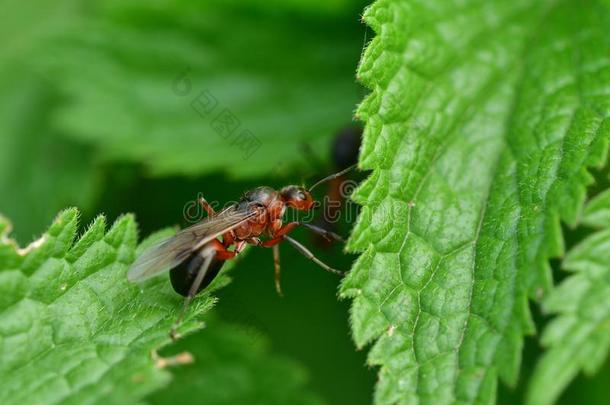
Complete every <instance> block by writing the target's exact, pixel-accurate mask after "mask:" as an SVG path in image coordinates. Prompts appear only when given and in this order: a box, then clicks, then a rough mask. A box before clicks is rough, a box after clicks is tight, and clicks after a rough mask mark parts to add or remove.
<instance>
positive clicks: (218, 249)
mask: <svg viewBox="0 0 610 405" xmlns="http://www.w3.org/2000/svg"><path fill="white" fill-rule="evenodd" d="M211 243H212V246H210V247H208V248H206V249H205V251H203V252H202V253H201V255H202V256H204V261H203V264H202V265H201V268H200V269H199V272H198V273H197V277H195V280H194V281H193V284H192V285H191V288H190V290H189V293H188V295H187V296H186V298H184V304H183V306H182V310H181V311H180V314H179V315H178V318H176V321H175V322H174V324H173V326H172V329H171V330H170V332H169V336H170V337H171V338H172V340H173V341H176V339H177V334H176V330H177V329H178V327H179V326H180V324H181V323H182V320H183V319H184V315H185V314H186V310H187V309H188V307H189V305H190V304H191V301H192V300H193V298H194V297H195V295H196V294H197V291H198V290H199V286H200V285H201V283H202V282H203V279H204V278H205V275H206V273H207V272H208V269H209V268H210V264H211V263H212V260H213V259H214V258H216V259H218V260H230V259H233V258H234V257H235V255H236V253H235V252H231V251H229V250H227V249H226V248H225V247H224V246H223V245H222V243H220V241H218V240H216V241H215V242H214V241H213V242H211Z"/></svg>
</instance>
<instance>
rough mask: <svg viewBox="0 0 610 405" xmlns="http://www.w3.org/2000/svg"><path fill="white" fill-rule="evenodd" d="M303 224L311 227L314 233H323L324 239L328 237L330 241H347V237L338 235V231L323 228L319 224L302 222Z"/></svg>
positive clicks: (308, 227)
mask: <svg viewBox="0 0 610 405" xmlns="http://www.w3.org/2000/svg"><path fill="white" fill-rule="evenodd" d="M301 225H303V226H304V227H305V228H307V229H309V230H310V231H312V232H313V233H316V234H318V235H321V236H322V237H323V238H324V239H326V240H327V241H329V242H332V240H336V241H338V242H345V239H343V237H342V236H341V235H337V234H336V233H334V232H332V231H329V230H327V229H324V228H321V227H319V226H315V225H311V224H304V223H301Z"/></svg>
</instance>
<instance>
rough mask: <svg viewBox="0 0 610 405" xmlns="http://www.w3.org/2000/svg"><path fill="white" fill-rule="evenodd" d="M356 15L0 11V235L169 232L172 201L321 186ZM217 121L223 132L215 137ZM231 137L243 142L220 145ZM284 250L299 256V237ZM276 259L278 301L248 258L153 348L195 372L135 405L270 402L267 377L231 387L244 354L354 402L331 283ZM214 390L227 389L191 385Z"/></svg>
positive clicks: (347, 95) (64, 5)
mask: <svg viewBox="0 0 610 405" xmlns="http://www.w3.org/2000/svg"><path fill="white" fill-rule="evenodd" d="M365 5H366V3H365V2H363V1H349V0H334V1H304V0H292V1H257V0H248V1H240V2H238V1H208V2H205V3H204V4H197V3H195V2H187V1H174V2H169V1H146V2H144V1H131V2H128V4H127V2H120V1H94V2H75V1H59V2H55V3H51V2H42V1H32V2H27V4H26V3H25V2H19V1H3V2H2V6H1V7H2V15H3V18H2V24H0V36H1V37H2V38H3V40H2V42H3V45H2V48H1V49H0V196H1V197H0V212H1V213H2V214H4V215H6V216H7V217H8V218H10V219H11V220H12V222H13V225H14V231H13V236H14V237H15V238H16V239H17V240H18V241H19V242H20V243H21V244H26V243H28V242H29V241H31V240H32V239H34V238H35V237H36V236H37V235H39V234H40V233H42V232H43V231H44V230H45V229H46V228H47V226H48V225H49V224H50V222H51V221H52V219H53V217H54V216H55V215H56V214H57V212H58V211H59V210H61V209H63V208H65V207H68V206H76V207H78V208H79V209H80V210H81V212H82V218H81V225H82V227H83V228H84V227H85V226H86V225H87V223H89V222H90V221H91V220H92V219H93V218H94V217H95V216H96V215H98V214H99V213H104V214H106V215H107V216H108V217H109V220H110V221H112V220H114V219H115V218H116V217H117V216H118V215H120V214H121V213H124V212H133V213H135V214H136V218H137V221H138V223H139V226H140V233H141V236H145V235H147V234H149V233H150V232H153V231H155V230H158V229H160V228H163V227H167V226H172V225H180V226H185V225H187V223H186V222H185V221H184V219H183V207H184V205H185V204H186V203H187V202H189V201H192V200H194V199H195V198H196V197H197V193H198V192H202V193H203V194H204V195H205V196H206V198H207V199H208V200H210V201H219V202H220V203H224V202H227V201H231V200H235V199H237V198H239V197H240V196H241V194H242V193H243V192H244V191H246V190H248V189H250V188H253V187H256V186H259V185H263V184H266V185H270V186H283V185H286V184H287V183H301V182H303V181H305V182H311V181H313V180H315V179H317V178H318V177H320V176H325V175H326V174H328V173H329V172H330V171H332V170H333V166H332V164H331V163H330V162H329V154H330V146H331V142H332V139H333V137H334V136H335V134H336V133H337V131H338V130H340V129H341V128H343V127H345V126H346V125H349V124H350V123H351V122H352V115H353V111H354V109H355V106H356V104H357V103H358V102H359V100H361V98H362V97H363V95H364V94H365V92H364V90H363V89H362V88H361V87H360V86H359V85H358V84H357V83H356V80H355V70H356V66H357V63H358V60H359V57H360V53H361V51H362V46H363V40H364V37H365V33H366V28H365V26H364V25H363V24H362V23H361V22H360V15H361V13H362V10H363V8H364V7H365ZM202 93H203V94H204V95H209V96H211V98H212V99H213V100H214V104H215V108H214V109H213V111H211V112H209V113H205V111H203V110H202V108H201V107H202V105H201V104H197V102H198V101H199V102H202V101H204V97H206V96H202ZM208 98H209V97H208ZM208 107H209V106H208ZM219 114H223V116H225V115H227V114H229V115H230V116H231V117H233V119H234V121H233V122H232V124H230V125H228V126H225V127H223V129H220V130H219V129H218V128H219V127H218V125H217V124H218V123H217V122H215V121H214V119H215V117H217V116H218V115H219ZM231 130H233V132H230V131H231ZM244 131H248V132H247V134H249V135H248V136H250V137H251V138H249V139H254V142H255V143H253V144H247V143H246V144H244V143H240V142H239V141H237V142H236V139H242V140H243V138H238V136H241V135H240V134H242V133H243V132H244ZM253 145H254V146H253ZM305 146H306V147H307V148H308V149H310V150H312V151H313V153H314V155H315V158H314V157H312V156H309V155H307V154H306V153H304V152H303V150H304V149H305ZM324 191H325V190H324V188H323V187H321V188H320V190H319V196H321V194H322V193H323V192H324ZM341 231H342V233H343V234H347V233H348V232H349V226H348V225H347V224H343V225H342V229H341ZM296 238H298V239H299V240H301V241H303V242H304V243H305V244H307V245H309V246H312V241H311V239H310V236H309V235H308V234H306V233H304V232H298V233H296ZM312 247H313V246H312ZM319 254H320V257H321V258H322V259H323V260H325V261H327V262H329V263H331V264H332V265H333V266H334V267H337V268H341V269H346V270H347V269H348V268H349V267H350V265H351V262H352V260H353V259H354V257H353V256H350V255H344V254H343V253H342V252H341V246H335V247H333V248H331V249H320V250H319ZM282 264H283V289H284V293H285V297H284V298H280V297H278V296H277V294H276V292H275V288H274V284H273V259H272V256H271V252H270V251H269V250H262V249H251V251H250V252H249V254H248V255H247V257H245V258H244V260H243V261H242V262H240V263H239V265H238V266H237V267H236V268H235V270H234V271H233V273H232V278H233V280H234V281H233V283H231V284H230V285H229V286H227V287H225V288H224V289H222V290H220V292H219V298H220V300H219V304H218V305H217V308H216V309H215V310H214V317H215V321H214V322H213V323H212V324H211V326H209V327H208V328H206V329H204V330H203V331H201V332H199V333H198V334H197V335H195V336H192V337H189V338H188V339H186V340H185V341H183V342H180V343H179V345H178V347H169V348H166V350H165V351H166V352H167V353H171V352H172V351H177V350H189V351H190V352H192V353H194V354H195V356H196V357H197V361H198V363H197V365H196V366H187V367H185V368H184V369H182V370H178V371H176V374H175V376H176V378H175V379H174V382H173V383H172V385H170V386H169V387H168V388H167V389H165V390H164V391H163V392H160V393H158V394H156V395H155V396H153V397H151V398H149V401H151V402H154V403H167V402H173V403H176V402H178V403H182V402H185V403H186V402H189V400H190V401H191V402H189V403H192V400H193V396H195V397H196V398H199V399H200V401H201V402H202V403H234V402H235V401H237V402H242V403H246V402H247V403H274V402H275V403H286V402H287V401H288V399H287V398H285V397H282V396H281V395H280V394H279V393H281V392H282V390H286V391H287V392H288V391H289V389H288V388H283V387H279V386H277V387H276V385H281V384H283V383H284V381H285V380H286V381H288V379H283V378H282V376H281V375H278V376H269V378H268V380H269V381H268V383H269V385H268V386H264V387H257V389H253V388H252V387H246V386H243V384H242V385H240V381H242V382H247V381H248V377H247V375H244V374H248V373H252V372H256V370H257V369H258V368H260V369H265V367H263V365H262V364H257V362H260V361H261V358H262V359H264V361H269V362H279V363H282V362H287V363H286V364H287V365H286V366H285V369H286V372H294V370H295V369H296V370H301V371H302V372H303V376H301V377H300V378H302V380H303V381H304V384H305V386H306V387H307V390H308V392H310V393H311V395H312V397H311V398H309V397H307V398H305V397H304V398H300V399H301V400H302V402H304V403H312V402H318V401H321V402H323V403H333V404H339V403H351V404H359V403H360V404H366V403H370V400H371V398H372V391H373V386H374V381H375V373H374V370H370V369H369V368H368V367H367V366H366V365H365V357H366V356H365V354H366V353H364V352H358V351H356V350H355V349H354V346H353V344H352V341H351V338H350V332H349V323H348V318H349V312H348V303H347V302H338V301H337V286H338V283H339V279H338V278H337V277H335V276H334V275H332V274H328V273H326V272H324V271H321V270H320V269H319V268H317V267H315V265H312V264H311V262H309V261H307V260H306V259H305V258H303V257H302V256H300V255H299V254H298V253H296V252H295V251H294V250H292V248H291V247H283V248H282ZM231 328H234V332H231ZM233 335H234V338H231V339H227V336H229V337H231V336H233ZM225 340H227V341H226V342H225ZM260 345H263V346H265V349H264V350H263V349H261V348H259V347H258V346H260ZM235 346H237V348H235ZM241 346H243V347H241ZM259 352H260V353H259ZM253 353H254V354H253ZM256 353H259V354H256ZM250 363H252V364H250ZM295 364H296V365H297V366H296V368H295V367H294V365H295ZM282 367H284V366H281V365H277V366H276V367H275V368H274V369H275V370H282ZM210 373H215V374H216V375H214V376H213V377H212V378H209V377H210ZM223 379H224V381H225V385H226V388H222V389H225V390H226V391H234V392H232V393H230V394H229V393H224V394H220V393H218V392H213V391H214V389H218V387H216V388H215V387H209V386H206V381H208V380H211V381H214V382H215V383H216V384H220V383H219V381H223ZM255 380H256V381H261V379H260V378H257V379H255ZM203 392H206V393H207V394H209V395H208V396H205V395H204V396H202V395H203V394H202V393H203ZM290 402H292V400H291V401H290Z"/></svg>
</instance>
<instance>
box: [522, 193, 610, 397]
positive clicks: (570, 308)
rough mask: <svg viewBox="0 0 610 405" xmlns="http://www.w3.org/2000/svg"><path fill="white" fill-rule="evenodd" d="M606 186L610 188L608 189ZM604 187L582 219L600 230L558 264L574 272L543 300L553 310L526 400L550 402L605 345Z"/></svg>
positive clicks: (607, 205)
mask: <svg viewBox="0 0 610 405" xmlns="http://www.w3.org/2000/svg"><path fill="white" fill-rule="evenodd" d="M609 191H610V190H609ZM609 191H606V192H605V193H603V194H600V195H599V196H597V197H596V198H594V199H593V200H591V202H590V203H588V204H587V207H586V209H585V211H584V212H585V214H584V217H583V221H582V222H583V223H585V224H587V225H596V227H598V228H601V229H600V230H599V231H597V232H595V233H594V234H592V235H590V236H588V237H587V238H586V239H584V240H583V241H582V242H581V243H579V244H578V245H576V246H575V247H573V248H572V249H571V250H570V252H569V253H568V255H567V256H566V258H565V259H564V260H563V262H562V267H563V268H564V269H565V270H567V271H569V272H572V273H573V274H572V275H571V276H570V277H568V278H567V279H566V280H564V281H562V283H561V284H560V285H559V286H558V287H557V288H555V289H554V290H553V291H552V292H551V293H550V294H549V295H548V296H547V297H546V298H545V300H544V302H543V309H544V311H545V313H551V314H556V315H557V317H556V318H554V319H553V320H552V321H551V323H550V324H549V325H548V326H547V327H546V328H545V330H544V333H543V335H542V344H543V345H544V346H546V347H548V349H547V351H546V352H545V354H544V355H543V356H542V358H541V359H540V361H539V363H538V364H537V366H536V369H535V372H534V375H533V376H532V380H531V381H530V386H529V389H528V398H527V401H528V403H529V404H532V405H542V404H552V403H554V402H555V401H556V400H557V398H558V397H559V395H560V394H561V392H562V391H563V390H564V389H565V388H566V386H567V385H568V384H569V382H570V381H571V380H572V379H574V377H576V375H577V374H578V373H579V372H580V371H584V373H585V374H587V375H592V374H594V373H595V372H597V371H598V370H599V368H600V367H601V366H602V365H603V364H604V361H605V360H606V359H607V357H608V349H609V348H610V226H609V225H608V223H607V222H605V221H603V220H604V219H607V213H608V211H610V199H608V196H609V195H610V193H609Z"/></svg>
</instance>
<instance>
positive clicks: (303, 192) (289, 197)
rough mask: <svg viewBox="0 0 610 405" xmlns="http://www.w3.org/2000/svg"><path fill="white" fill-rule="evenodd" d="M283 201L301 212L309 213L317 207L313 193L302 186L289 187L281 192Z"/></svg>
mask: <svg viewBox="0 0 610 405" xmlns="http://www.w3.org/2000/svg"><path fill="white" fill-rule="evenodd" d="M280 194H281V196H282V201H284V203H286V205H288V206H289V207H292V208H294V209H297V210H299V211H309V210H311V209H313V208H314V207H315V205H316V202H315V201H314V199H313V197H312V196H311V193H310V192H309V191H308V190H307V189H306V188H305V187H301V186H287V187H284V188H283V189H281V190H280Z"/></svg>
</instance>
